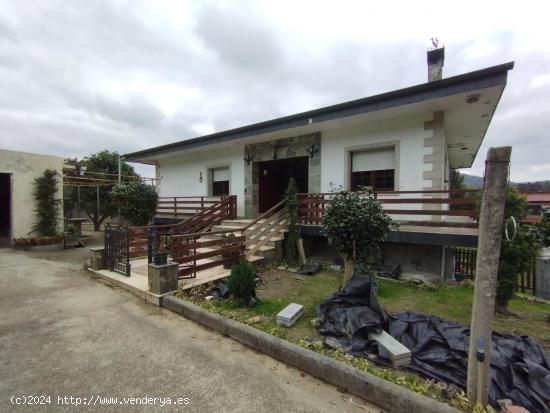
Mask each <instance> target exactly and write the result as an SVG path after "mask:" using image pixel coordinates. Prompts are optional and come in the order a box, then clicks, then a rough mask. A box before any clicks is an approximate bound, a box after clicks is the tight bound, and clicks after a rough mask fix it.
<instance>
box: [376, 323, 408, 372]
mask: <svg viewBox="0 0 550 413" xmlns="http://www.w3.org/2000/svg"><path fill="white" fill-rule="evenodd" d="M369 340H374V341H376V342H378V344H380V345H381V346H382V347H384V349H385V350H386V352H387V353H388V356H389V359H390V361H391V362H392V365H394V366H395V367H401V366H406V365H408V364H410V362H411V351H410V350H409V349H408V348H407V347H405V346H404V345H403V344H401V343H400V342H399V341H397V340H396V339H395V338H393V337H392V336H390V335H389V334H388V333H386V332H385V331H381V332H379V333H369Z"/></svg>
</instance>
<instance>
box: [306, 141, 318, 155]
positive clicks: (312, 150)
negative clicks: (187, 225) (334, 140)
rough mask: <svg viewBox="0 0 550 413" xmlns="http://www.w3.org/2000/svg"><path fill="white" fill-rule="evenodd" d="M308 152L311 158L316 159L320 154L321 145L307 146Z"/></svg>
mask: <svg viewBox="0 0 550 413" xmlns="http://www.w3.org/2000/svg"><path fill="white" fill-rule="evenodd" d="M306 152H307V153H309V157H310V158H314V157H315V154H316V153H317V152H319V145H316V144H312V145H307V146H306Z"/></svg>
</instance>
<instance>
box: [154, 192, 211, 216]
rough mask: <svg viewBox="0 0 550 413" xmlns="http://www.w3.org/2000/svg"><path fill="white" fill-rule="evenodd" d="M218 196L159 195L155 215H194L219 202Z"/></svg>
mask: <svg viewBox="0 0 550 413" xmlns="http://www.w3.org/2000/svg"><path fill="white" fill-rule="evenodd" d="M220 200H221V197H219V196H177V197H176V196H174V197H159V199H158V202H157V215H163V216H167V215H168V216H171V217H176V218H177V217H181V216H185V215H194V214H196V213H198V212H201V211H204V210H205V209H208V208H209V207H211V206H212V205H214V204H216V203H218V202H220Z"/></svg>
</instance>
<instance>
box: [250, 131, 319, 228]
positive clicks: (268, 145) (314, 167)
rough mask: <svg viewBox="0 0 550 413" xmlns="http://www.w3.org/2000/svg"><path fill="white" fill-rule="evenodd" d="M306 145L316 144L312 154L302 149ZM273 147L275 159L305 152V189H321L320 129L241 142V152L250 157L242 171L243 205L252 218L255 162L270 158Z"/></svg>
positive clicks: (256, 180) (255, 197)
mask: <svg viewBox="0 0 550 413" xmlns="http://www.w3.org/2000/svg"><path fill="white" fill-rule="evenodd" d="M309 145H316V146H317V148H318V150H317V152H316V153H315V155H314V156H313V157H311V156H310V155H309V153H308V152H307V151H306V147H307V146H309ZM275 151H276V152H277V159H288V158H295V157H299V156H307V157H308V158H309V169H308V177H309V178H308V190H309V192H320V191H321V133H320V132H316V133H310V134H307V135H299V136H292V137H289V138H283V139H277V140H272V141H266V142H260V143H253V144H250V145H245V147H244V153H245V155H249V156H250V157H251V161H250V164H248V165H246V164H245V173H244V188H245V194H244V208H245V216H246V217H247V218H252V217H254V216H256V215H257V213H258V190H259V174H260V165H259V162H261V161H271V160H273V154H274V152H275Z"/></svg>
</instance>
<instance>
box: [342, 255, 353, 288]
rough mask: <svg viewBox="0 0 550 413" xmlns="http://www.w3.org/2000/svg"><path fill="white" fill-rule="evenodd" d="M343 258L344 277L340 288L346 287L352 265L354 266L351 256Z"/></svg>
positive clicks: (351, 273)
mask: <svg viewBox="0 0 550 413" xmlns="http://www.w3.org/2000/svg"><path fill="white" fill-rule="evenodd" d="M343 258H344V279H343V281H342V288H346V287H347V285H348V283H349V280H351V277H352V276H353V267H354V266H355V261H354V259H353V258H351V257H343Z"/></svg>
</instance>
